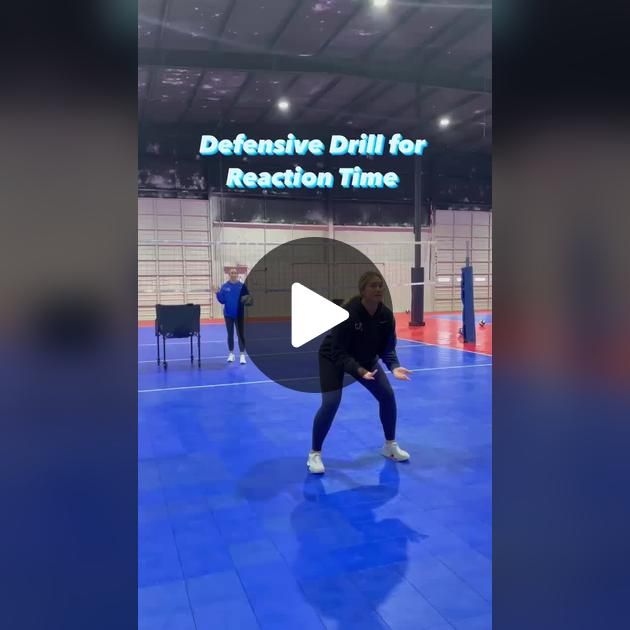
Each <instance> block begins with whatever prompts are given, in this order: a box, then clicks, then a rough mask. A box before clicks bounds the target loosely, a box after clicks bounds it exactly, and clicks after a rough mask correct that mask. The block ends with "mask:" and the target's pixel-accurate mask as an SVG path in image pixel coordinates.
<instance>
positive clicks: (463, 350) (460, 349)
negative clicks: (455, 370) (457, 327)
mask: <svg viewBox="0 0 630 630" xmlns="http://www.w3.org/2000/svg"><path fill="white" fill-rule="evenodd" d="M398 339H399V340H400V341H410V342H411V343H416V344H420V345H421V346H433V347H434V348H444V349H445V350H456V351H457V352H469V353H470V354H478V355H480V356H482V357H492V355H491V354H490V353H488V352H480V351H479V350H468V349H466V348H453V346H443V345H441V344H439V343H429V342H428V341H418V340H417V339H407V338H406V337H398Z"/></svg>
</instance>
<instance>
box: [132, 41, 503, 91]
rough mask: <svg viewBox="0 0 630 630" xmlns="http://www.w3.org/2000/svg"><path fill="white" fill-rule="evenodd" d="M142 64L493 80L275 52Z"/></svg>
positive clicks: (162, 53)
mask: <svg viewBox="0 0 630 630" xmlns="http://www.w3.org/2000/svg"><path fill="white" fill-rule="evenodd" d="M138 65H141V66H169V67H174V68H217V69H219V68H221V69H231V70H262V71H270V70H271V71H280V72H302V73H308V72H314V73H318V74H321V73H324V74H343V75H349V76H357V77H366V78H369V79H374V80H383V81H395V82H399V83H414V84H415V83H417V82H418V81H420V82H421V83H422V85H425V86H427V87H442V88H454V89H458V90H468V91H471V92H485V93H490V92H491V91H492V81H491V80H488V79H486V78H484V77H475V76H462V75H461V72H457V71H453V70H452V69H446V68H440V67H439V66H435V65H434V64H427V65H425V64H417V63H416V64H402V63H400V62H399V61H396V62H380V63H379V62H376V61H375V62H370V63H365V61H364V60H359V61H349V60H347V59H337V58H330V57H326V58H320V57H295V56H291V55H280V54H274V53H235V52H218V51H214V52H206V51H195V50H154V49H149V48H141V49H139V50H138Z"/></svg>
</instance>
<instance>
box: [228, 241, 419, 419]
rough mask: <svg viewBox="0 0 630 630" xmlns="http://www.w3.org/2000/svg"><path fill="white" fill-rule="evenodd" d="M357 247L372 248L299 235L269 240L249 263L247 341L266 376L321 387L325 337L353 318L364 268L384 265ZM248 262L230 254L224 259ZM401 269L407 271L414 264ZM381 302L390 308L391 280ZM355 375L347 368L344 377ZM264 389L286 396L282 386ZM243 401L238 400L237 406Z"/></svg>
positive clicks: (305, 388) (288, 384) (300, 387)
mask: <svg viewBox="0 0 630 630" xmlns="http://www.w3.org/2000/svg"><path fill="white" fill-rule="evenodd" d="M366 240H367V239H366ZM375 243H376V241H375ZM267 247H269V246H268V245H267ZM359 247H365V249H366V251H370V249H371V247H370V246H369V245H367V246H364V245H359V246H357V247H353V246H352V245H349V244H348V243H343V242H341V241H337V240H334V239H329V238H322V237H314V238H298V239H294V240H291V241H288V242H286V243H283V244H282V245H278V246H276V247H273V248H271V249H270V250H269V251H268V252H267V253H266V254H264V255H263V256H262V257H261V258H260V259H258V261H257V262H256V263H255V264H254V266H253V267H252V268H251V270H250V271H249V273H248V274H247V277H246V279H245V284H246V285H247V288H248V290H249V293H250V295H251V296H252V298H253V304H252V305H250V306H246V307H245V343H246V350H247V354H248V355H249V358H250V362H251V363H253V364H254V365H255V366H256V367H257V368H258V369H259V370H260V371H261V372H262V373H263V374H264V376H265V377H266V378H268V379H270V380H272V381H275V382H276V383H278V384H279V385H282V386H283V387H285V388H288V389H292V390H295V391H299V392H305V393H320V392H321V391H322V388H321V385H320V380H319V348H320V346H321V344H322V341H323V340H324V339H325V337H326V335H327V334H330V333H331V332H332V330H334V328H335V327H336V326H340V325H343V322H344V321H346V320H347V319H348V311H347V310H346V309H344V308H343V304H344V303H345V302H347V301H348V300H349V299H350V298H352V297H354V296H356V295H358V293H359V288H358V283H359V278H360V277H361V275H362V274H363V273H365V272H366V271H377V272H379V273H381V274H383V275H384V265H382V264H379V262H378V261H372V260H370V259H369V258H368V256H366V255H365V254H364V253H363V252H361V251H360V249H359ZM381 247H382V245H381ZM252 249H254V248H252ZM372 249H373V250H374V249H375V248H372ZM246 263H247V261H242V260H236V259H235V260H227V259H226V260H225V265H235V266H236V265H237V264H246ZM388 264H390V265H391V264H392V263H388ZM401 272H402V273H405V274H408V273H409V270H408V267H405V268H404V269H401ZM383 302H384V303H385V305H386V306H388V307H389V308H391V298H390V294H389V290H388V289H387V286H385V287H384V291H383ZM234 367H237V368H239V367H240V366H234ZM248 376H249V375H248ZM353 382H354V379H353V378H352V377H351V376H349V375H346V378H345V379H344V385H349V384H350V383H353ZM266 395H271V396H275V397H276V398H277V399H278V400H281V399H282V390H269V391H268V394H266ZM293 402H294V400H293V399H291V402H290V404H293ZM287 403H288V404H289V399H287ZM242 404H243V401H239V408H241V405H242ZM251 404H252V405H255V403H254V402H252V403H251Z"/></svg>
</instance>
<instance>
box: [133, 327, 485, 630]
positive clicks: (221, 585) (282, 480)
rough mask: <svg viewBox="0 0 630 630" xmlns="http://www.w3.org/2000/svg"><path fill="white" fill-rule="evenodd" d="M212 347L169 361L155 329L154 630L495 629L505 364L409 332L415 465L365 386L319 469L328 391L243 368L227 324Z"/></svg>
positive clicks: (148, 522) (409, 431)
mask: <svg viewBox="0 0 630 630" xmlns="http://www.w3.org/2000/svg"><path fill="white" fill-rule="evenodd" d="M202 341H203V343H202V365H201V368H198V367H197V365H196V363H195V365H194V366H191V365H190V362H189V359H188V358H187V357H188V356H189V345H188V342H187V341H185V340H172V341H170V342H167V353H168V358H169V366H168V370H164V369H163V368H158V366H157V365H156V350H155V337H154V336H153V330H152V329H151V328H140V329H139V348H138V350H139V353H138V354H139V364H138V368H139V394H138V398H139V432H138V447H139V453H138V455H139V462H138V468H139V476H138V479H139V489H138V504H139V514H138V519H139V521H138V522H139V524H138V528H139V531H138V543H139V573H138V580H139V585H138V586H139V627H140V629H141V630H158V629H159V630H209V629H219V628H220V629H235V630H237V629H238V630H250V629H252V630H253V629H259V628H262V629H267V628H269V629H271V628H274V629H276V628H277V629H283V630H284V629H287V630H310V629H311V628H313V629H314V628H317V629H321V628H331V629H332V628H335V629H337V628H338V629H341V628H344V629H346V628H348V629H355V628H356V629H360V630H369V629H372V628H391V629H400V630H403V629H405V630H406V629H409V630H423V629H425V630H453V629H456V630H489V629H490V628H491V601H492V592H491V553H492V551H491V371H492V368H491V357H489V356H486V355H481V354H475V353H472V352H466V351H462V350H457V349H452V348H446V347H437V346H432V345H424V344H422V343H419V342H413V341H410V340H405V339H399V342H398V354H399V358H400V360H401V363H402V365H403V366H405V367H408V368H410V369H412V370H414V373H413V374H412V379H413V380H412V381H411V382H410V383H404V382H400V381H396V380H394V379H393V378H392V384H393V387H394V390H395V393H396V397H397V403H398V431H397V433H398V435H397V439H398V441H399V443H400V444H401V446H402V447H403V448H405V449H406V450H408V451H410V453H411V461H410V462H408V463H403V464H396V463H394V462H391V461H388V460H386V459H384V458H383V457H382V456H381V455H380V454H379V447H380V446H381V445H382V440H383V436H382V431H381V426H380V422H379V420H378V409H377V404H376V401H374V400H373V399H372V398H371V396H370V395H369V393H368V392H366V391H365V390H364V389H363V388H362V387H361V386H360V385H358V384H353V385H351V386H349V387H347V388H345V390H344V393H343V400H342V403H341V407H340V408H339V412H338V415H337V417H336V420H335V422H334V424H333V427H332V429H331V431H330V433H329V435H328V438H327V441H326V443H325V445H324V451H323V456H324V463H325V465H326V473H325V475H324V476H322V477H314V476H311V475H309V474H308V472H307V469H306V456H307V453H308V450H309V447H310V434H311V423H312V418H313V415H314V413H315V411H316V410H317V408H318V406H319V396H318V395H315V394H305V393H298V392H295V391H292V390H289V389H286V388H284V387H282V386H280V385H278V384H276V383H273V382H269V381H268V379H267V378H266V377H265V376H264V375H263V374H262V373H261V372H260V371H259V370H257V369H256V367H255V366H254V365H253V364H252V363H251V362H250V363H248V364H247V365H246V366H241V365H239V364H238V363H236V364H227V363H226V361H225V359H226V356H227V347H226V343H225V328H224V326H222V325H220V324H206V325H204V326H203V329H202ZM177 359H179V360H177ZM390 378H391V375H390Z"/></svg>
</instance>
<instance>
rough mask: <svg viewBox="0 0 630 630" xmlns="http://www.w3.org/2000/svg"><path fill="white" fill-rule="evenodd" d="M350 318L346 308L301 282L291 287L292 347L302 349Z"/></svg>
mask: <svg viewBox="0 0 630 630" xmlns="http://www.w3.org/2000/svg"><path fill="white" fill-rule="evenodd" d="M349 316H350V315H349V313H348V311H347V310H346V309H345V308H341V307H340V306H337V305H336V304H334V303H333V302H330V301H329V300H327V299H326V298H323V297H322V296H321V295H319V294H318V293H315V291H311V290H310V289H309V288H307V287H305V286H304V285H302V284H300V283H299V282H294V283H293V284H292V285H291V345H292V346H293V347H294V348H301V347H302V346H303V345H304V344H305V343H307V342H309V341H311V339H315V337H319V335H321V334H322V333H325V332H327V331H329V330H330V329H331V328H333V327H334V326H336V325H337V324H341V322H345V321H346V319H348V317H349Z"/></svg>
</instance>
